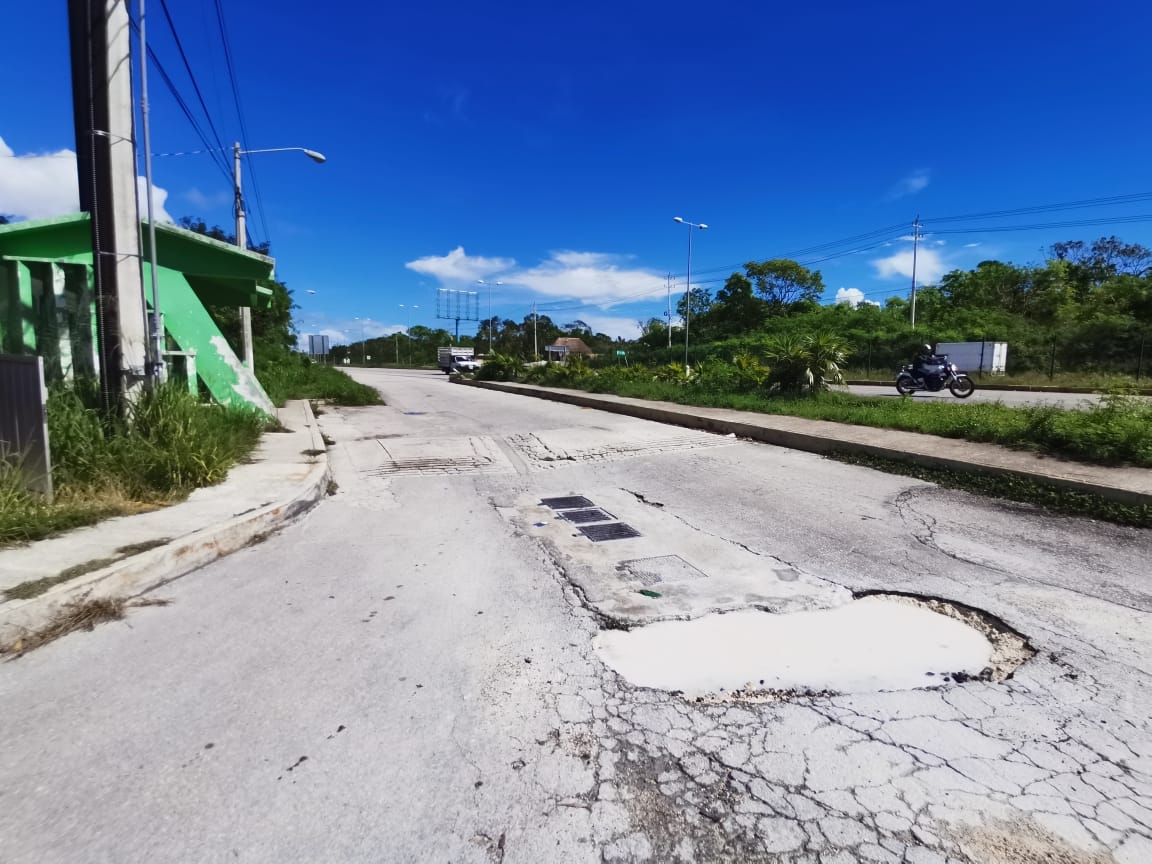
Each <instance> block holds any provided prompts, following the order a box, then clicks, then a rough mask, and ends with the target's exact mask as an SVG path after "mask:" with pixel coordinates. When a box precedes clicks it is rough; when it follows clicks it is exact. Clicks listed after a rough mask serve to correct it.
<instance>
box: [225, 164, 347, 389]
mask: <svg viewBox="0 0 1152 864" xmlns="http://www.w3.org/2000/svg"><path fill="white" fill-rule="evenodd" d="M289 150H299V151H300V152H301V153H303V154H304V155H305V156H307V157H308V158H309V159H311V160H312V161H313V162H318V163H319V162H324V161H325V159H326V157H325V156H324V154H323V153H317V152H316V151H315V150H309V149H308V148H307V147H270V148H266V149H263V150H241V149H240V142H239V141H236V142H234V143H233V144H232V192H233V200H234V205H233V206H234V210H235V216H236V245H237V246H239V247H240V248H241V249H243V250H245V251H247V249H248V234H247V230H248V229H247V225H246V222H245V216H244V191H243V187H242V186H241V183H240V157H241V156H247V155H249V154H252V153H283V152H286V151H289ZM240 334H241V339H242V341H243V342H244V365H245V366H247V367H248V368H249V369H252V368H254V360H253V357H252V308H251V307H250V306H241V307H240Z"/></svg>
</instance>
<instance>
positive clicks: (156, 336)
mask: <svg viewBox="0 0 1152 864" xmlns="http://www.w3.org/2000/svg"><path fill="white" fill-rule="evenodd" d="M136 17H137V18H138V19H139V22H140V120H141V124H142V125H143V127H144V194H145V196H146V197H145V201H146V203H147V208H148V271H149V276H150V278H151V283H152V322H151V329H152V333H151V337H152V338H151V339H150V340H149V346H150V348H151V352H152V355H153V356H152V358H151V359H152V362H151V367H152V368H151V370H150V372H151V375H152V377H153V379H154V381H155V382H156V383H161V382H163V381H164V380H165V379H166V378H167V377H168V371H167V368H166V367H165V365H164V318H163V317H162V316H161V314H160V286H159V281H158V278H157V275H156V262H157V254H156V214H155V213H154V212H153V210H154V207H153V204H152V124H151V120H150V119H149V118H150V112H149V108H148V36H147V31H146V23H147V16H146V15H145V14H144V0H139V6H138V11H137V15H136Z"/></svg>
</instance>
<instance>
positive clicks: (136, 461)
mask: <svg viewBox="0 0 1152 864" xmlns="http://www.w3.org/2000/svg"><path fill="white" fill-rule="evenodd" d="M95 397H96V393H95V390H94V389H93V388H90V387H79V388H65V387H56V388H53V389H52V391H51V392H50V394H49V398H48V433H49V437H50V440H51V442H52V463H53V465H52V479H53V485H54V487H55V492H56V496H55V500H54V502H53V503H52V504H48V503H47V502H45V501H44V500H43V499H42V498H41V497H40V496H39V495H37V494H35V493H30V492H28V491H26V490H25V488H24V484H23V478H22V477H21V476H20V474H19V470H18V468H16V467H15V466H14V465H12V464H10V463H9V462H3V461H0V546H3V545H11V544H13V543H20V542H25V541H30V540H38V539H41V538H43V537H48V536H51V535H53V534H57V533H60V532H62V531H66V530H68V529H71V528H76V527H79V526H82V525H90V524H92V523H94V522H97V521H99V520H100V519H105V518H108V517H110V516H121V515H127V514H130V513H139V512H144V511H147V510H151V509H154V508H156V507H160V506H164V505H167V504H172V503H175V502H177V501H180V500H183V499H184V498H186V497H187V496H188V494H189V493H190V492H191V491H192V490H193V489H196V488H197V487H200V486H210V485H213V484H215V483H219V482H220V481H221V480H223V479H224V477H225V475H226V474H227V472H228V469H230V468H231V467H232V466H233V465H235V464H237V463H238V462H240V461H242V460H244V459H245V458H247V457H248V455H249V454H250V453H251V451H252V448H253V447H254V446H255V445H256V442H257V439H258V438H259V437H260V433H261V432H262V431H263V430H264V429H265V428H266V426H267V424H268V420H267V418H266V417H264V416H263V415H262V414H260V413H258V412H256V411H249V410H240V409H236V408H225V407H222V406H220V405H211V404H205V403H202V402H199V401H198V400H197V399H196V398H195V397H193V396H191V395H190V394H188V392H187V391H186V390H184V389H183V388H182V387H180V386H178V385H175V384H172V385H165V386H163V387H160V388H158V389H156V390H154V391H149V392H146V393H144V394H143V395H142V396H141V398H140V401H139V402H138V403H137V404H136V405H135V406H133V407H132V408H131V409H130V411H129V414H128V416H127V417H125V418H123V419H117V420H114V421H112V422H111V424H110V425H106V424H105V422H104V421H103V420H102V418H101V416H100V413H99V412H98V410H97V409H96V407H95V406H96V402H97V400H96V398H95Z"/></svg>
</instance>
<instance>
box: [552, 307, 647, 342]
mask: <svg viewBox="0 0 1152 864" xmlns="http://www.w3.org/2000/svg"><path fill="white" fill-rule="evenodd" d="M552 320H553V321H555V322H556V323H557V324H567V323H568V322H569V321H576V320H580V321H583V322H584V323H585V324H587V325H588V326H589V327H590V328H591V329H592V332H593V333H604V334H605V335H607V336H611V337H612V338H613V339H615V338H617V337H619V336H623V337H624V338H625V339H635V338H636V337H637V336H639V335H640V328H639V327H638V326H637V324H636V319H635V318H616V317H613V316H611V315H585V314H583V313H581V312H579V311H577V312H573V313H572V317H571V318H565V317H563V316H559V317H557V316H555V315H554V316H552Z"/></svg>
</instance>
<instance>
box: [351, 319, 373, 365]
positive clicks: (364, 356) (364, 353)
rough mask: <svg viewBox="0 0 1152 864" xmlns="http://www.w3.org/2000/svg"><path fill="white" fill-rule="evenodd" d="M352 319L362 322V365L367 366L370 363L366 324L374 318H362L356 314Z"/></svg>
mask: <svg viewBox="0 0 1152 864" xmlns="http://www.w3.org/2000/svg"><path fill="white" fill-rule="evenodd" d="M352 320H353V321H359V322H360V365H361V366H367V365H368V346H367V345H366V344H365V343H364V325H365V324H367V323H368V322H369V321H371V320H372V319H371V318H361V317H359V316H355V317H353V319H352Z"/></svg>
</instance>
